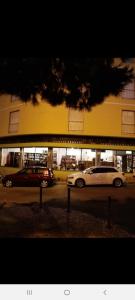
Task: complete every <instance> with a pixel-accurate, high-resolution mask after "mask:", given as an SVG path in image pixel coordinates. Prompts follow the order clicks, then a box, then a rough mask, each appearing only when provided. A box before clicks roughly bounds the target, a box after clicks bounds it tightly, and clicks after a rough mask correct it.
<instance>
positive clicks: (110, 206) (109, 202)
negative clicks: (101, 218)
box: [107, 196, 112, 229]
mask: <svg viewBox="0 0 135 300" xmlns="http://www.w3.org/2000/svg"><path fill="white" fill-rule="evenodd" d="M111 210H112V199H111V197H110V196H109V197H108V218H107V228H108V229H111V228H112V220H111V219H112V215H111Z"/></svg>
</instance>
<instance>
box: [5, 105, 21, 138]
mask: <svg viewBox="0 0 135 300" xmlns="http://www.w3.org/2000/svg"><path fill="white" fill-rule="evenodd" d="M19 113H20V111H19V110H16V111H12V112H10V115H9V130H8V131H9V133H15V132H18V129H19Z"/></svg>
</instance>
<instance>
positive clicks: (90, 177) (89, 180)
mask: <svg viewBox="0 0 135 300" xmlns="http://www.w3.org/2000/svg"><path fill="white" fill-rule="evenodd" d="M85 182H86V184H87V185H96V184H103V182H104V173H103V169H102V168H93V169H92V170H88V171H87V173H86V174H85Z"/></svg>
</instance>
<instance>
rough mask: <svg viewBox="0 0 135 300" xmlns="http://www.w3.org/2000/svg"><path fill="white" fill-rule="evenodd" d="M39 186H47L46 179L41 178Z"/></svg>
mask: <svg viewBox="0 0 135 300" xmlns="http://www.w3.org/2000/svg"><path fill="white" fill-rule="evenodd" d="M40 186H41V187H42V188H46V187H48V181H47V180H42V181H41V184H40Z"/></svg>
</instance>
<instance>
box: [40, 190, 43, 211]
mask: <svg viewBox="0 0 135 300" xmlns="http://www.w3.org/2000/svg"><path fill="white" fill-rule="evenodd" d="M42 195H43V194H42V186H40V208H42V207H43V201H42V198H43V197H42Z"/></svg>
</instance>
